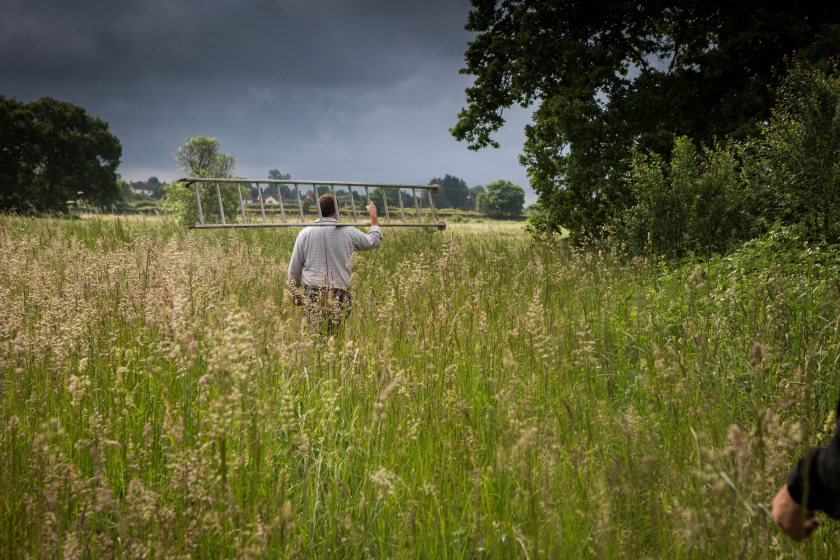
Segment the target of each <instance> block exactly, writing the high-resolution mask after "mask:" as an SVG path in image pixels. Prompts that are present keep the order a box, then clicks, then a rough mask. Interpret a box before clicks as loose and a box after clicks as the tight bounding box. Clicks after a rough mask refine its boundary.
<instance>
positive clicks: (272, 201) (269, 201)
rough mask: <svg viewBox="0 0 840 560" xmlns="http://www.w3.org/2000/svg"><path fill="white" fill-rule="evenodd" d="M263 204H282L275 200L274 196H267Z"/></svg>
mask: <svg viewBox="0 0 840 560" xmlns="http://www.w3.org/2000/svg"><path fill="white" fill-rule="evenodd" d="M263 204H266V205H275V204H280V203H279V202H277V199H276V198H274V197H273V196H271V195H268V196H266V197H263Z"/></svg>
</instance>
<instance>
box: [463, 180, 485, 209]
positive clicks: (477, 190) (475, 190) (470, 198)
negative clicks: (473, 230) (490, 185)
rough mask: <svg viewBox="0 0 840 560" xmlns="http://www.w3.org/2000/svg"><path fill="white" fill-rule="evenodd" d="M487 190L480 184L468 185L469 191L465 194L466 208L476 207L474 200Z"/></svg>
mask: <svg viewBox="0 0 840 560" xmlns="http://www.w3.org/2000/svg"><path fill="white" fill-rule="evenodd" d="M485 192H487V189H485V188H484V187H483V186H481V185H476V186H474V187H470V190H469V193H468V194H467V210H475V209H476V200H477V199H478V195H480V194H482V193H485Z"/></svg>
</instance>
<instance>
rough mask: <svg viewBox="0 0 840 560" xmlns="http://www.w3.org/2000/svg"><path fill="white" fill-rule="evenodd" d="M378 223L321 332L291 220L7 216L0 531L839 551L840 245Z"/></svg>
mask: <svg viewBox="0 0 840 560" xmlns="http://www.w3.org/2000/svg"><path fill="white" fill-rule="evenodd" d="M520 226H521V224H518V225H516V226H515V227H506V226H499V227H493V226H488V227H486V228H482V227H478V226H476V225H475V224H464V227H459V226H458V225H455V226H452V227H450V228H448V229H447V230H446V231H444V232H442V233H440V232H436V231H413V232H412V231H401V232H395V231H393V230H387V229H386V230H385V236H386V237H385V240H384V242H383V245H382V247H381V248H380V249H378V250H377V251H374V252H370V253H364V254H359V255H357V256H356V257H354V259H356V260H355V264H354V279H353V284H354V310H353V313H352V315H351V317H350V319H349V320H348V322H347V324H346V326H345V329H344V331H343V332H342V333H340V334H339V335H338V336H337V337H335V338H324V337H322V336H320V335H318V334H316V333H312V332H310V331H309V330H308V327H307V324H306V321H305V319H304V317H303V314H302V312H301V310H300V308H297V307H295V306H294V305H293V304H292V301H291V299H290V298H289V296H288V294H287V293H286V292H285V290H284V289H283V287H282V285H283V282H284V279H285V274H286V264H287V262H288V258H289V255H290V252H291V247H292V243H293V241H294V236H295V234H296V233H297V232H296V230H283V229H274V230H267V229H266V230H250V231H202V232H194V231H189V230H186V229H185V228H183V227H181V226H179V225H177V224H176V223H175V222H174V221H171V220H168V219H166V218H133V219H125V218H113V219H105V218H90V217H88V218H85V219H76V220H62V219H30V218H14V217H0V303H1V305H0V387H2V389H0V449H2V451H0V557H3V558H9V559H12V558H26V557H33V558H54V557H64V558H110V557H116V558H177V557H183V558H220V557H226V558H249V557H256V558H277V557H307V558H308V557H317V558H361V557H376V558H579V557H594V558H605V557H626V558H663V557H668V558H736V557H737V558H777V557H778V558H784V557H791V558H793V557H797V558H799V557H802V558H830V557H840V538H838V537H840V531H838V524H837V523H835V522H832V521H830V520H824V521H825V523H824V525H823V527H821V528H820V529H819V530H818V531H817V533H816V534H815V536H814V537H813V539H812V540H811V541H809V542H807V543H803V544H795V543H792V542H790V541H789V540H787V539H786V538H785V537H784V536H782V535H781V534H780V533H779V532H778V530H777V529H776V528H775V527H774V525H773V523H772V520H771V519H770V517H769V513H768V507H769V503H770V500H771V498H772V496H773V495H774V494H775V492H776V490H777V489H778V487H779V485H780V484H781V483H782V481H783V480H784V477H785V475H786V473H787V472H788V470H789V469H790V468H791V467H792V465H793V464H794V461H795V460H796V458H797V457H798V456H799V455H800V454H801V453H802V451H803V450H804V449H805V448H806V447H807V446H809V445H812V444H819V443H823V442H825V441H826V438H827V437H828V436H829V435H830V433H831V432H832V431H833V418H832V416H831V414H830V413H831V411H832V410H833V408H834V405H835V403H836V399H837V397H838V395H839V394H840V377H838V375H837V374H838V372H840V320H839V319H838V317H840V251H838V249H837V248H834V247H825V246H820V245H818V244H810V243H808V242H807V241H805V240H803V239H802V238H800V237H798V236H797V235H796V233H795V232H793V231H789V230H778V231H776V232H774V233H773V234H771V235H770V236H768V237H765V238H763V239H760V240H757V241H753V242H750V243H748V244H747V245H745V246H744V247H743V248H742V249H740V250H739V251H738V252H736V253H734V254H732V255H730V256H726V257H715V258H713V259H711V260H706V261H691V262H689V261H685V262H683V263H681V264H679V263H677V264H674V263H672V264H666V263H662V262H659V261H658V260H657V259H654V258H650V257H649V258H637V259H634V260H633V261H624V260H622V259H620V258H617V257H616V256H614V255H612V254H611V253H610V251H608V250H607V249H605V248H601V249H599V248H598V247H585V248H573V247H570V246H568V245H567V243H566V242H565V241H564V240H562V239H558V238H555V237H547V238H542V239H534V238H532V237H531V236H529V235H527V234H525V233H522V232H520V231H519V229H518V228H519V227H520Z"/></svg>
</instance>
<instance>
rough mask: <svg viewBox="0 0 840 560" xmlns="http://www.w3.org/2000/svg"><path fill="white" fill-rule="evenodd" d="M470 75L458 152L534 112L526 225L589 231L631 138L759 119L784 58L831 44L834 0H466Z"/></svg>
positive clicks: (668, 138) (613, 192)
mask: <svg viewBox="0 0 840 560" xmlns="http://www.w3.org/2000/svg"><path fill="white" fill-rule="evenodd" d="M472 3H473V9H472V11H471V12H470V15H469V19H468V21H467V25H466V27H467V29H468V30H470V31H473V32H475V33H476V36H475V38H474V39H473V41H472V42H471V43H470V44H469V47H468V48H467V51H466V55H465V58H466V67H465V68H464V69H463V70H462V73H465V74H472V75H474V76H475V81H474V83H473V84H472V85H471V86H470V87H469V88H468V89H467V91H466V95H467V105H466V107H465V108H464V109H462V110H461V112H460V113H459V115H458V121H457V123H456V125H455V126H454V127H453V129H452V133H453V135H454V136H455V137H456V138H457V139H459V140H465V141H467V142H468V144H469V147H470V148H471V149H480V148H483V147H487V146H497V145H498V144H497V142H496V141H495V140H494V139H493V134H494V133H495V132H496V131H497V130H498V129H499V128H500V127H501V126H502V125H503V124H504V116H503V112H504V110H505V109H508V108H510V107H512V106H513V105H517V104H518V105H521V106H523V107H531V108H533V109H534V113H533V123H532V124H530V125H528V126H527V127H526V129H525V134H526V142H525V146H524V152H523V154H522V156H521V161H522V162H523V164H525V165H526V166H527V168H528V173H529V178H530V180H531V185H532V186H533V187H534V190H535V191H536V192H537V194H538V195H539V201H538V205H537V207H538V209H539V212H538V216H539V223H538V224H537V225H538V226H542V227H546V228H552V229H556V228H559V227H561V226H562V227H567V228H569V229H571V230H572V231H573V232H575V233H586V234H599V233H600V226H601V225H602V224H604V223H605V222H606V221H607V219H608V218H609V217H610V216H611V215H614V214H615V213H616V212H618V211H620V210H621V209H623V208H624V207H626V206H627V205H628V204H629V203H631V202H632V200H630V197H629V195H628V192H627V190H626V188H625V187H624V186H623V184H622V180H621V178H622V175H623V173H624V172H625V170H626V165H627V163H626V162H627V159H628V156H629V154H630V152H631V149H632V148H633V147H634V146H636V147H638V148H640V149H642V150H651V151H653V152H655V153H658V154H661V155H662V156H664V157H667V155H668V153H669V152H670V149H671V147H672V145H673V138H674V136H675V135H687V136H689V137H691V138H693V139H695V140H698V141H703V142H711V141H712V139H713V138H715V137H718V138H720V137H726V136H733V137H743V136H745V135H749V134H752V133H753V132H754V131H755V130H756V126H757V124H758V123H759V122H761V121H763V120H766V119H767V118H768V116H769V111H770V108H771V106H772V104H773V92H774V88H775V87H776V85H777V84H778V81H779V79H780V75H781V73H783V71H784V65H785V60H786V57H789V56H791V55H792V54H793V53H794V52H795V51H798V53H799V56H801V57H802V58H806V59H811V60H825V59H827V58H828V57H830V56H831V55H832V54H837V53H838V52H840V49H838V45H840V25H838V22H840V17H838V14H840V4H837V3H836V2H834V3H832V2H816V1H804V2H781V1H769V2H768V1H766V0H742V1H740V2H688V1H679V0H672V1H645V2H630V1H607V0H600V1H597V0H596V1H591V2H578V1H575V0H504V1H501V2H496V1H494V0H472Z"/></svg>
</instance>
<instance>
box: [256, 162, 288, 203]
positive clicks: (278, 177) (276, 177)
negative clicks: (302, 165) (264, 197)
mask: <svg viewBox="0 0 840 560" xmlns="http://www.w3.org/2000/svg"><path fill="white" fill-rule="evenodd" d="M268 178H269V179H271V180H273V181H288V180H289V179H291V178H292V176H291V175H290V174H289V173H281V172H280V170H279V169H270V170H269V171H268ZM279 190H280V196H282V197H283V199H284V200H285V199H292V198H295V191H294V189H293V188H292V187H290V186H289V185H280V189H279ZM275 192H276V190H275ZM254 196H255V197H258V196H259V193H257V192H256V190H255V191H254Z"/></svg>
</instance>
